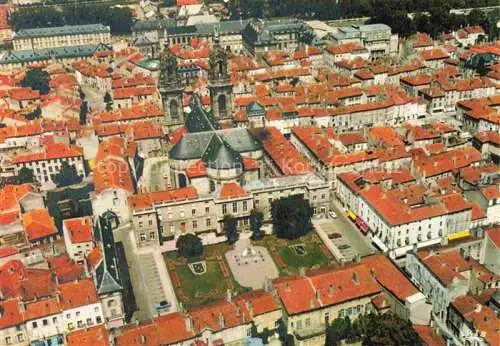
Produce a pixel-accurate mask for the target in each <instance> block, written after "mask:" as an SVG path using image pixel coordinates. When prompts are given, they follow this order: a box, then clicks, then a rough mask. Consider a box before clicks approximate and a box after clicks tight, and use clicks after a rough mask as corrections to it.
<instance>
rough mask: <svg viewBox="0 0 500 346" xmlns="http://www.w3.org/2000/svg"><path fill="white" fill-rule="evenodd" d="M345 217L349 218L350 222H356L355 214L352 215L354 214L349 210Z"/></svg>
mask: <svg viewBox="0 0 500 346" xmlns="http://www.w3.org/2000/svg"><path fill="white" fill-rule="evenodd" d="M347 217H349V218H350V219H351V220H352V221H356V218H357V216H356V214H354V212H353V211H352V210H350V209H349V210H348V211H347Z"/></svg>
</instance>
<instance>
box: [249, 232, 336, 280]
mask: <svg viewBox="0 0 500 346" xmlns="http://www.w3.org/2000/svg"><path fill="white" fill-rule="evenodd" d="M252 244H254V245H255V246H263V247H265V248H267V249H268V251H269V253H270V254H271V257H272V258H273V260H274V262H275V263H276V266H277V267H278V270H279V272H280V276H283V275H295V274H299V273H300V271H301V268H304V269H316V268H321V267H326V266H334V265H337V262H336V261H335V259H334V258H333V255H332V254H331V253H330V251H329V250H328V248H327V247H326V245H324V244H323V242H322V241H321V239H320V238H319V236H318V235H317V234H316V232H314V231H313V232H310V233H309V234H307V235H305V236H303V237H300V238H298V239H295V240H287V239H280V238H277V237H276V236H274V235H267V236H265V237H264V238H263V239H261V240H257V241H253V242H252Z"/></svg>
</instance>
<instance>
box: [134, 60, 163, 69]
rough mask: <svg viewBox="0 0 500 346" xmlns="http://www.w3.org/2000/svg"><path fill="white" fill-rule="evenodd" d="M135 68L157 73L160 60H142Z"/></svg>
mask: <svg viewBox="0 0 500 346" xmlns="http://www.w3.org/2000/svg"><path fill="white" fill-rule="evenodd" d="M136 65H137V66H139V67H142V68H145V69H146V70H149V71H158V70H159V69H160V60H158V59H143V60H141V61H139V62H137V63H136Z"/></svg>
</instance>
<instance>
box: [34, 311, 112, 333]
mask: <svg viewBox="0 0 500 346" xmlns="http://www.w3.org/2000/svg"><path fill="white" fill-rule="evenodd" d="M95 310H96V312H98V311H99V308H97V307H96V308H95ZM79 315H80V312H79V311H77V313H76V317H79ZM66 318H67V319H70V318H71V314H67V315H66ZM95 319H96V323H97V324H100V323H102V317H101V316H97V317H96V318H95ZM57 321H58V319H57V316H54V317H52V324H56V323H57ZM86 322H87V325H88V326H92V325H94V321H93V320H92V318H90V317H89V318H87V320H86ZM49 324H50V320H49V319H48V318H44V319H43V320H42V326H43V327H46V326H48V325H49ZM83 325H84V324H83V320H78V321H77V326H78V328H82V327H83ZM31 326H32V327H33V329H37V328H38V321H33V322H31Z"/></svg>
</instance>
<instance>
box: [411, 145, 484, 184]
mask: <svg viewBox="0 0 500 346" xmlns="http://www.w3.org/2000/svg"><path fill="white" fill-rule="evenodd" d="M480 160H481V153H480V152H479V151H477V150H476V149H475V148H473V147H463V148H459V149H455V150H450V151H447V152H444V153H441V154H437V155H431V156H420V157H416V158H415V159H414V160H413V162H412V164H413V167H414V168H415V170H416V171H417V172H418V173H419V174H420V175H422V176H424V177H433V176H436V175H439V174H443V173H446V172H451V171H454V170H458V169H461V168H464V167H467V166H469V165H471V164H473V163H475V162H478V161H480Z"/></svg>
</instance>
